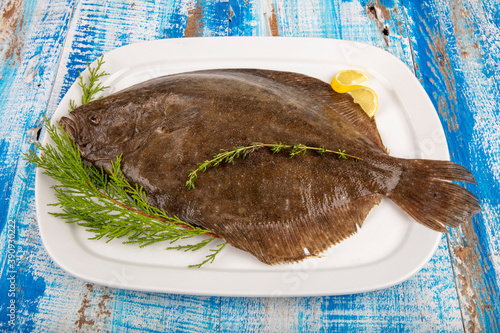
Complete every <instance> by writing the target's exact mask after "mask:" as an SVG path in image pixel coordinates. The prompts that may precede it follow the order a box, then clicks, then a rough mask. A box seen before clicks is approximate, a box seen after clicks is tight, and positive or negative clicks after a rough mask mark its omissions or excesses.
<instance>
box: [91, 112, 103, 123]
mask: <svg viewBox="0 0 500 333" xmlns="http://www.w3.org/2000/svg"><path fill="white" fill-rule="evenodd" d="M89 121H90V123H91V124H94V125H98V124H99V122H100V121H101V117H100V116H99V115H98V114H97V113H91V114H90V115H89Z"/></svg>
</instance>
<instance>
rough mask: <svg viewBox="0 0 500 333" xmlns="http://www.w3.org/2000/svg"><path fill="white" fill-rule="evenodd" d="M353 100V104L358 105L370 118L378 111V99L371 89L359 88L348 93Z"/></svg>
mask: <svg viewBox="0 0 500 333" xmlns="http://www.w3.org/2000/svg"><path fill="white" fill-rule="evenodd" d="M348 94H349V95H351V96H352V97H353V98H354V103H358V104H359V105H360V106H361V108H362V109H363V111H365V112H366V114H367V115H368V116H369V117H370V118H371V117H373V116H374V115H375V112H377V109H378V97H377V94H376V93H375V91H373V89H371V88H368V87H360V88H356V89H354V90H351V91H349V92H348Z"/></svg>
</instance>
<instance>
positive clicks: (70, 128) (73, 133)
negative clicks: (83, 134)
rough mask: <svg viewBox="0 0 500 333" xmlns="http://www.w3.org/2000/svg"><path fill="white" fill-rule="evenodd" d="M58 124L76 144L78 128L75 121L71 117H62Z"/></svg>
mask: <svg viewBox="0 0 500 333" xmlns="http://www.w3.org/2000/svg"><path fill="white" fill-rule="evenodd" d="M59 124H60V125H61V126H62V128H63V130H64V131H65V132H66V133H68V135H69V138H70V139H71V140H73V141H75V142H76V139H77V138H78V126H76V121H75V119H74V118H73V117H72V116H69V117H62V118H61V119H60V120H59Z"/></svg>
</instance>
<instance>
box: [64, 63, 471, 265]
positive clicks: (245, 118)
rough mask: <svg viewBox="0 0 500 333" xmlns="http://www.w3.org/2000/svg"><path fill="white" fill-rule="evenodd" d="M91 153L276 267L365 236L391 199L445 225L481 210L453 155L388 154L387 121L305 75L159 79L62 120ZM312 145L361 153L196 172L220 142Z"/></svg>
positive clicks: (427, 221)
mask: <svg viewBox="0 0 500 333" xmlns="http://www.w3.org/2000/svg"><path fill="white" fill-rule="evenodd" d="M60 123H61V124H62V125H63V127H64V129H65V130H66V131H67V132H69V134H70V137H71V138H72V139H73V140H74V141H75V142H76V144H77V145H78V146H79V148H80V152H81V155H82V157H83V158H84V159H86V160H88V161H90V162H91V163H93V164H94V165H96V166H98V167H100V166H103V167H104V168H105V169H106V168H109V167H110V165H111V162H112V161H115V160H116V157H117V156H119V155H123V156H122V166H121V167H122V172H123V174H124V175H125V177H126V179H127V180H128V181H130V182H131V183H133V184H138V185H140V186H143V187H144V190H145V192H146V193H147V195H148V202H149V203H150V204H151V205H153V206H156V207H159V208H161V209H164V210H165V212H167V214H170V215H176V216H178V217H179V218H180V219H181V220H184V221H186V222H188V223H191V224H193V225H197V226H200V227H202V228H205V229H208V230H210V231H211V232H213V233H214V234H216V235H218V236H220V237H221V238H223V239H224V240H226V241H227V242H228V243H229V244H231V245H233V246H235V247H237V248H239V249H242V250H244V251H248V252H250V253H251V254H253V255H254V256H255V257H257V258H258V259H259V260H261V261H262V262H264V263H267V264H278V263H285V262H294V261H298V260H301V259H304V258H306V257H308V256H311V255H317V254H319V253H321V252H322V251H324V250H326V249H327V248H329V247H331V246H332V245H333V244H336V243H338V242H340V241H342V240H344V239H345V238H347V237H349V236H351V235H352V234H354V233H355V232H356V231H357V229H358V227H360V226H361V225H362V224H363V221H364V220H365V218H366V216H367V215H368V213H369V211H370V210H371V209H372V208H373V207H374V205H376V204H378V203H379V202H380V200H381V198H382V197H384V196H385V197H387V198H389V199H391V200H392V201H393V202H395V203H396V204H397V205H398V206H399V207H400V208H401V209H402V210H403V211H405V212H406V213H407V214H409V215H410V216H411V217H413V218H414V219H415V220H416V221H417V222H420V223H422V224H424V225H426V226H427V227H429V228H432V229H434V230H438V231H445V230H446V227H447V226H451V227H457V226H458V225H459V224H460V223H462V222H464V221H467V220H469V219H470V218H471V217H472V216H473V215H474V214H475V213H477V212H479V211H480V209H481V208H480V205H479V203H478V200H477V198H476V197H475V196H474V195H473V194H471V193H470V192H468V191H467V190H466V189H464V188H463V187H461V186H459V185H457V184H454V183H452V182H451V181H461V182H472V183H474V177H473V176H472V174H471V173H470V172H469V171H468V170H467V169H465V168H464V167H462V166H460V165H458V164H455V163H453V162H449V161H433V160H417V159H401V158H395V157H391V156H389V155H388V153H387V151H386V149H385V148H384V146H383V144H382V140H381V138H380V135H379V133H378V130H377V127H376V124H375V121H374V120H373V119H371V118H369V117H368V116H367V115H366V114H365V113H364V112H363V110H362V109H361V108H360V107H359V105H357V104H355V103H354V102H353V99H352V97H351V96H350V95H348V94H338V93H336V92H334V91H333V90H332V89H331V88H330V86H329V85H328V84H327V83H325V82H323V81H320V80H318V79H315V78H312V77H308V76H305V75H301V74H296V73H289V72H280V71H270V70H257V69H219V70H205V71H196V72H189V73H182V74H174V75H168V76H163V77H159V78H156V79H152V80H149V81H146V82H143V83H140V84H137V85H135V86H132V87H130V88H128V89H125V90H122V91H120V92H118V93H115V94H113V95H110V96H108V97H105V98H102V99H99V100H96V101H93V102H90V103H88V104H86V105H83V106H80V107H78V108H77V109H75V110H74V111H73V112H71V114H70V116H69V117H63V118H62V119H61V120H60ZM253 142H263V143H277V142H282V143H301V144H304V145H307V146H312V147H321V146H324V147H325V148H328V149H331V150H335V151H336V150H338V149H341V150H345V152H346V153H349V154H350V155H354V156H356V157H358V158H359V160H355V159H341V158H337V156H335V155H334V154H330V155H329V154H323V155H319V154H316V153H307V154H304V155H301V156H300V157H299V158H290V157H289V156H288V155H286V154H285V153H279V154H274V155H273V154H272V152H271V151H270V150H268V149H259V150H256V151H254V152H252V153H251V154H249V155H248V156H247V157H246V159H245V160H241V161H237V162H236V163H234V165H233V164H231V165H227V164H221V165H220V166H219V167H217V168H212V169H210V170H209V171H207V172H205V173H202V174H200V175H199V178H198V180H197V181H196V189H194V190H189V189H188V188H187V187H186V180H187V176H188V174H189V172H190V170H192V169H195V168H196V167H197V165H198V163H199V162H203V161H205V160H209V159H211V158H212V156H213V154H214V153H217V152H219V151H220V149H228V150H229V149H232V148H233V147H235V146H245V145H250V144H252V143H253Z"/></svg>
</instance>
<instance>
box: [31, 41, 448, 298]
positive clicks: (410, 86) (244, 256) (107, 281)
mask: <svg viewBox="0 0 500 333" xmlns="http://www.w3.org/2000/svg"><path fill="white" fill-rule="evenodd" d="M104 60H105V65H104V69H105V70H106V71H107V72H108V73H110V74H111V75H109V76H107V77H106V78H105V81H104V84H105V85H108V86H110V87H111V88H110V89H109V90H108V91H107V92H106V94H110V93H112V92H115V91H118V90H120V89H123V88H125V87H128V86H130V85H132V84H135V83H138V82H141V81H144V80H148V79H150V78H153V77H157V76H161V75H165V74H171V73H178V72H185V71H191V70H197V69H208V68H243V67H245V68H262V69H275V70H287V71H293V72H299V73H304V74H308V75H310V76H314V77H317V78H319V79H321V80H324V81H326V82H329V81H330V80H331V78H332V77H333V76H334V75H335V73H336V72H337V71H339V70H342V69H347V68H351V69H359V70H362V71H363V72H365V73H367V74H368V75H369V76H370V78H371V79H370V81H369V82H368V83H367V84H366V85H367V86H370V87H372V88H373V89H374V90H375V91H376V92H377V95H378V97H379V102H380V106H379V111H378V113H377V115H376V121H377V124H378V127H379V131H380V133H381V136H382V139H383V141H384V143H385V145H386V147H387V148H388V149H389V151H390V153H391V155H393V156H398V157H406V158H429V159H449V156H448V149H447V146H446V141H445V139H444V133H443V130H442V127H441V124H440V121H439V118H438V116H437V113H436V111H435V109H434V107H433V105H432V103H431V101H430V100H429V98H428V96H427V94H426V93H425V91H424V89H423V88H422V87H421V85H420V84H419V82H418V81H417V80H416V78H415V77H414V75H413V74H412V72H411V71H410V70H409V69H408V67H407V66H406V65H405V64H403V63H402V62H401V61H400V60H398V59H397V58H395V57H394V56H392V55H391V54H389V53H387V52H385V51H383V50H380V49H378V48H375V47H372V46H368V45H364V44H360V43H355V42H349V41H340V40H332V39H314V38H262V37H258V38H257V37H241V38H240V37H236V38H232V37H231V38H192V39H171V40H158V41H152V42H144V43H139V44H133V45H128V46H125V47H121V48H119V49H116V50H114V51H111V52H109V53H107V54H105V55H104ZM83 75H84V76H86V75H87V73H86V72H84V73H83ZM79 97H80V88H79V87H78V86H77V85H76V84H73V86H72V87H71V88H70V89H69V90H68V92H67V94H66V96H65V97H64V98H63V99H62V101H61V103H60V105H59V107H58V108H57V110H56V111H55V113H54V116H53V119H54V120H57V119H59V118H60V117H61V116H62V115H65V114H66V113H67V110H68V107H69V100H70V99H74V100H79ZM47 143H49V139H48V138H47V136H45V138H44V141H43V144H47ZM53 184H54V181H53V180H52V179H50V178H48V177H47V176H45V175H43V174H42V173H41V171H40V170H37V178H36V207H37V214H38V222H39V227H40V233H41V237H42V240H43V243H44V245H45V247H46V249H47V251H48V252H49V254H50V255H51V256H52V258H53V259H54V261H55V262H56V263H57V264H59V265H60V266H61V267H62V268H63V269H64V270H66V271H68V272H69V273H71V274H72V275H74V276H76V277H79V278H81V279H83V280H86V281H90V282H93V283H97V284H101V285H106V286H110V287H117V288H126V289H134V290H145V291H155V292H168V293H179V294H196V295H228V296H312V295H339V294H350V293H358V292H365V291H370V290H376V289H381V288H386V287H389V286H391V285H394V284H397V283H400V282H402V281H404V280H406V279H408V278H409V277H411V276H412V275H413V274H415V273H416V272H418V271H419V269H420V268H421V267H422V266H423V265H424V264H426V263H427V262H428V260H429V259H430V258H431V256H432V255H433V253H434V251H435V249H436V247H437V245H438V242H439V239H440V235H441V234H440V233H437V232H435V231H432V230H430V229H427V228H425V227H423V226H421V225H420V224H418V223H416V222H415V221H414V220H412V219H411V218H409V217H408V216H406V215H405V214H404V213H403V212H401V211H400V210H399V208H398V207H397V206H395V205H394V204H393V203H392V202H391V201H390V200H388V199H384V200H383V201H382V203H381V204H380V205H379V206H378V207H375V208H374V209H373V210H372V211H371V212H370V214H369V216H368V218H367V219H366V221H365V223H364V225H363V227H362V228H361V229H360V231H359V232H358V233H357V234H356V235H355V236H353V237H351V238H349V239H347V240H345V241H344V242H342V243H341V244H339V245H337V246H334V247H332V248H331V249H329V250H328V251H326V252H325V253H323V255H322V256H321V257H318V258H311V259H308V260H305V261H303V262H301V263H296V264H287V265H279V266H273V267H270V266H267V265H265V264H263V263H261V262H259V261H257V260H256V259H255V258H254V257H253V256H251V255H249V254H248V253H245V252H243V251H240V250H237V249H235V248H232V247H229V246H227V247H226V248H225V249H224V251H223V252H221V253H220V254H219V256H218V257H217V259H216V260H215V262H214V263H213V264H211V265H207V266H204V267H203V268H201V269H192V268H187V266H188V265H189V264H195V263H199V262H200V260H202V259H203V258H204V255H205V254H206V253H201V252H200V253H196V252H195V253H182V252H176V251H166V250H165V247H167V246H168V244H156V245H154V246H149V247H145V248H139V247H138V246H136V245H123V244H121V241H119V240H117V241H113V242H110V243H106V242H105V241H95V240H88V238H89V237H90V236H92V235H91V234H89V233H88V232H86V231H85V230H84V228H82V227H79V226H77V225H74V224H67V223H64V222H63V221H62V220H59V219H57V218H55V217H53V216H52V215H49V214H48V212H49V211H51V210H54V207H48V206H47V204H49V203H54V202H56V199H55V195H54V193H53V191H52V190H51V189H50V186H51V185H53Z"/></svg>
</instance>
